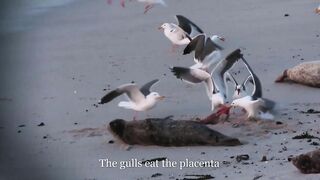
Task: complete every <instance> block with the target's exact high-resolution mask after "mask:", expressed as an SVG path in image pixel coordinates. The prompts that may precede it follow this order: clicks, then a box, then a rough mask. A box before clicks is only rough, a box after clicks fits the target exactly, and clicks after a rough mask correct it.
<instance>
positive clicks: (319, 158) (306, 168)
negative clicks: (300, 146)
mask: <svg viewBox="0 0 320 180" xmlns="http://www.w3.org/2000/svg"><path fill="white" fill-rule="evenodd" d="M291 161H292V164H293V165H294V166H296V168H298V169H299V170H300V171H301V172H302V173H304V174H310V173H320V149H317V150H314V151H311V152H308V153H306V154H301V155H299V156H296V157H293V158H292V159H291Z"/></svg>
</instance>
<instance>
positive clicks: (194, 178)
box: [183, 174, 214, 180]
mask: <svg viewBox="0 0 320 180" xmlns="http://www.w3.org/2000/svg"><path fill="white" fill-rule="evenodd" d="M207 179H214V177H213V176H211V175H210V174H205V175H200V174H186V175H185V177H184V178H183V180H207Z"/></svg>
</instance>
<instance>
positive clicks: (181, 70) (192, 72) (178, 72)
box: [170, 67, 210, 83]
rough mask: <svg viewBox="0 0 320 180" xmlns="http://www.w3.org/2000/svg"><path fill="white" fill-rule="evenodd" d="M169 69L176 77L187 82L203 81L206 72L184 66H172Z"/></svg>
mask: <svg viewBox="0 0 320 180" xmlns="http://www.w3.org/2000/svg"><path fill="white" fill-rule="evenodd" d="M170 70H171V72H173V74H174V75H175V76H176V77H177V78H179V79H181V80H183V81H186V82H189V83H200V82H202V81H204V80H205V79H206V77H205V76H206V73H207V72H205V71H203V70H201V69H192V68H186V67H172V68H170ZM207 74H209V73H207ZM209 76H210V74H209Z"/></svg>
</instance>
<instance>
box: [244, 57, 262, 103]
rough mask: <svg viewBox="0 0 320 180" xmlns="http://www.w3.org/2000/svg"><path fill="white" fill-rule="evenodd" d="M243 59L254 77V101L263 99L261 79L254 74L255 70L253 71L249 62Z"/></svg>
mask: <svg viewBox="0 0 320 180" xmlns="http://www.w3.org/2000/svg"><path fill="white" fill-rule="evenodd" d="M241 59H242V61H243V63H244V64H245V66H246V67H247V70H248V71H249V73H250V74H251V76H252V80H253V85H254V88H253V92H252V98H253V99H254V100H255V99H258V98H261V97H262V85H261V82H260V79H259V78H258V76H257V75H256V74H255V73H254V72H253V70H252V69H251V67H250V65H249V64H248V62H247V61H246V60H245V59H244V58H243V57H241Z"/></svg>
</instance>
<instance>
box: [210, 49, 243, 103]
mask: <svg viewBox="0 0 320 180" xmlns="http://www.w3.org/2000/svg"><path fill="white" fill-rule="evenodd" d="M240 58H241V51H240V49H237V50H235V51H233V52H232V53H230V54H229V55H228V56H227V57H226V58H225V59H224V60H221V61H220V62H219V63H218V64H217V66H216V67H215V68H214V69H213V71H212V73H211V74H212V77H213V82H214V84H215V86H216V88H217V89H218V90H219V92H221V93H222V94H223V95H224V97H226V96H227V92H226V85H225V82H224V74H225V73H226V72H227V71H228V70H229V69H230V68H231V67H232V66H233V65H234V63H235V62H236V61H237V60H238V59H240Z"/></svg>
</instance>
